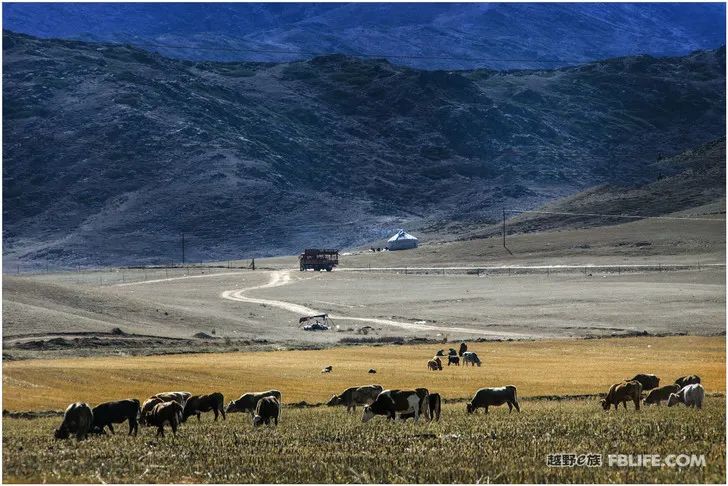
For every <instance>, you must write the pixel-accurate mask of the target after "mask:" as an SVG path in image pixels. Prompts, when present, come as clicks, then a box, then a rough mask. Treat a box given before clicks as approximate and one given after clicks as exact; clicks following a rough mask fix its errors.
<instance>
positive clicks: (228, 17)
mask: <svg viewBox="0 0 728 486" xmlns="http://www.w3.org/2000/svg"><path fill="white" fill-rule="evenodd" d="M3 25H4V28H5V29H8V30H12V31H15V32H21V33H25V34H30V35H34V36H38V37H43V38H64V39H78V40H87V41H105V42H118V43H127V44H132V45H136V46H138V47H144V48H146V49H148V50H155V51H158V52H160V53H161V54H164V55H165V56H168V57H175V58H181V59H192V60H223V61H240V60H247V61H273V62H284V61H294V60H306V59H310V58H311V57H314V55H316V54H347V55H357V56H361V55H363V54H369V55H374V56H375V57H381V58H387V59H388V60H389V61H390V62H392V63H396V64H399V65H406V66H411V67H417V68H422V69H474V68H483V67H487V68H491V69H498V70H502V69H514V68H533V69H544V68H554V67H560V66H564V65H574V64H580V63H583V62H587V61H594V60H601V59H605V58H610V57H619V56H627V55H637V54H649V55H654V56H667V55H684V54H688V53H690V52H692V51H695V50H699V49H715V48H718V47H720V46H721V45H722V44H724V43H725V36H726V31H725V4H723V3H698V4H696V3H692V4H688V3H610V4H605V3H577V4H575V3H546V4H544V3H464V4H455V3H399V4H394V3H321V4H316V3H283V4H275V3H274V4H271V3H268V4H264V3H263V4H261V3H177V4H175V3H165V4H159V3H156V4H155V3H132V4H130V3H7V4H5V5H3Z"/></svg>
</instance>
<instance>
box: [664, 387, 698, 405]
mask: <svg viewBox="0 0 728 486" xmlns="http://www.w3.org/2000/svg"><path fill="white" fill-rule="evenodd" d="M704 400H705V388H703V385H701V384H700V383H694V384H692V385H687V386H684V387H682V388H680V390H679V391H678V392H677V393H673V394H672V395H670V398H668V399H667V406H668V407H672V406H673V405H677V404H678V403H684V404H685V405H687V406H688V407H697V408H703V401H704Z"/></svg>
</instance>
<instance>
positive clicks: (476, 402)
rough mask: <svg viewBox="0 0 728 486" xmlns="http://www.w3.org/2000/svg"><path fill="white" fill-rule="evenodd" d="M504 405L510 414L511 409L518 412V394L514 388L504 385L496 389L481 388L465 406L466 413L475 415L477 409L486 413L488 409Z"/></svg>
mask: <svg viewBox="0 0 728 486" xmlns="http://www.w3.org/2000/svg"><path fill="white" fill-rule="evenodd" d="M504 403H507V404H508V411H509V412H512V411H513V407H516V411H518V412H520V411H521V407H520V406H519V405H518V394H517V392H516V387H515V386H513V385H506V386H501V387H497V388H481V389H480V390H478V391H477V392H475V396H474V397H473V399H472V400H470V401H469V402H468V404H467V406H466V408H465V409H466V410H467V412H468V413H475V412H476V411H477V410H478V409H479V408H484V409H485V413H488V407H498V406H500V405H503V404H504Z"/></svg>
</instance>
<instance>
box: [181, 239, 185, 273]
mask: <svg viewBox="0 0 728 486" xmlns="http://www.w3.org/2000/svg"><path fill="white" fill-rule="evenodd" d="M184 264H185V234H184V233H182V265H184Z"/></svg>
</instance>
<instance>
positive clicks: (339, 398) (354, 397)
mask: <svg viewBox="0 0 728 486" xmlns="http://www.w3.org/2000/svg"><path fill="white" fill-rule="evenodd" d="M382 390H383V388H382V385H364V386H352V387H351V388H347V389H346V390H344V392H343V393H342V394H341V395H334V396H332V397H331V399H330V400H329V401H328V402H327V403H326V405H328V406H330V407H334V406H336V405H346V411H347V412H350V411H353V412H356V406H357V405H369V404H371V403H372V402H374V400H376V399H377V395H379V394H380V393H381V392H382Z"/></svg>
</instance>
